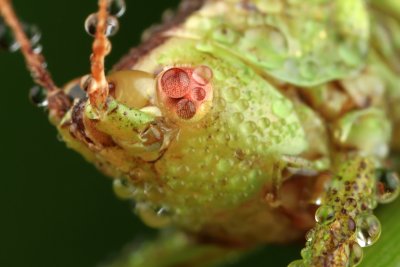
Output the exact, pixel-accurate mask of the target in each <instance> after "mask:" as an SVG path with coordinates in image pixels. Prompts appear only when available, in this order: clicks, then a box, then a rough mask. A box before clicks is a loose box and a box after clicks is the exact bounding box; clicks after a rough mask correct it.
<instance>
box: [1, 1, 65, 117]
mask: <svg viewBox="0 0 400 267" xmlns="http://www.w3.org/2000/svg"><path fill="white" fill-rule="evenodd" d="M0 14H1V15H2V16H3V17H4V21H5V23H6V24H7V25H8V26H9V27H10V28H11V30H12V31H13V33H14V36H15V39H16V40H17V42H18V43H19V45H20V47H21V51H22V54H23V55H24V57H25V61H26V65H27V67H28V69H29V71H30V72H31V74H32V77H33V79H34V81H35V82H36V83H37V84H38V85H40V86H41V87H43V88H44V89H45V90H46V91H47V100H48V103H49V105H48V106H49V110H50V115H54V116H55V117H56V118H58V119H60V118H61V117H62V116H63V115H64V114H65V112H66V111H67V110H68V109H69V107H70V106H71V103H70V100H69V98H68V97H67V96H66V95H65V94H64V93H63V91H62V90H60V89H59V88H58V87H57V85H56V84H55V83H54V81H53V79H52V78H51V75H50V73H49V72H48V70H47V69H46V62H45V59H44V57H43V55H42V54H40V53H38V52H37V51H34V49H33V48H32V45H31V43H30V41H29V39H28V37H27V36H26V33H25V32H24V30H23V27H22V24H21V22H20V21H19V20H18V17H17V15H16V14H15V12H14V9H13V7H12V5H11V1H9V0H0Z"/></svg>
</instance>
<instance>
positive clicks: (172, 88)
mask: <svg viewBox="0 0 400 267" xmlns="http://www.w3.org/2000/svg"><path fill="white" fill-rule="evenodd" d="M189 85H190V78H189V75H188V74H187V73H186V72H185V71H184V70H182V69H179V68H172V69H170V70H167V71H166V72H165V73H164V74H163V76H162V78H161V88H162V90H163V91H164V92H165V94H166V95H167V96H169V97H171V98H181V97H183V96H184V95H186V94H187V93H188V91H189Z"/></svg>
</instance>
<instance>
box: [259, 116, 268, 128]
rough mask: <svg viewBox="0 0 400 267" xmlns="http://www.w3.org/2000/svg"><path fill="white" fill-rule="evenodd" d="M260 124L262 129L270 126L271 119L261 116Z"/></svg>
mask: <svg viewBox="0 0 400 267" xmlns="http://www.w3.org/2000/svg"><path fill="white" fill-rule="evenodd" d="M260 126H261V127H262V128H264V129H266V128H269V127H270V126H271V121H270V120H269V119H268V118H262V119H261V123H260Z"/></svg>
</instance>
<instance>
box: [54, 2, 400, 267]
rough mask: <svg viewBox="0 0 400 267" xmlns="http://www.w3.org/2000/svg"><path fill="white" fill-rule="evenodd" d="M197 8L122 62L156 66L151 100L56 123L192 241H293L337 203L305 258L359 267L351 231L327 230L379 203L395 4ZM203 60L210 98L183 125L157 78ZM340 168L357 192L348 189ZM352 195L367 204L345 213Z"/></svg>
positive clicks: (141, 206) (392, 94)
mask: <svg viewBox="0 0 400 267" xmlns="http://www.w3.org/2000/svg"><path fill="white" fill-rule="evenodd" d="M196 3H197V4H199V2H198V1H196ZM202 4H203V6H202V7H201V8H200V9H199V10H197V11H195V12H194V13H193V14H191V16H190V17H188V18H187V19H186V20H184V19H182V18H181V17H179V18H180V20H182V21H183V22H182V24H179V25H175V24H173V23H171V24H170V27H169V28H168V29H163V30H162V31H160V30H158V31H157V32H155V33H154V34H155V37H153V39H150V40H149V41H147V42H148V46H149V47H151V48H150V49H148V50H149V51H146V49H144V48H143V47H142V49H141V51H142V52H143V51H145V53H142V55H141V57H139V56H137V54H138V53H137V51H136V52H135V51H133V52H132V54H131V56H130V57H128V58H126V59H124V60H123V61H122V62H121V63H120V64H119V65H118V66H117V68H116V70H119V69H121V68H123V69H135V70H141V71H144V72H147V73H151V74H154V77H155V83H154V84H153V86H154V88H150V89H151V90H153V91H154V92H153V93H150V94H149V96H148V99H147V100H148V101H147V102H146V104H145V106H140V107H127V106H125V105H123V104H121V102H119V101H118V100H117V101H116V100H114V99H112V97H111V98H110V101H109V103H108V109H107V110H106V111H105V112H103V113H100V114H98V113H96V112H93V109H92V108H91V106H90V104H89V103H88V102H87V101H85V100H81V101H79V102H77V103H76V104H75V107H74V108H73V110H71V111H70V112H69V113H68V114H67V115H66V117H65V118H64V119H63V121H62V122H61V123H60V125H59V130H60V132H61V134H62V136H63V137H64V140H65V141H66V142H67V144H68V145H69V146H70V147H72V148H73V149H75V150H77V151H79V152H80V153H81V154H83V155H84V156H85V157H86V158H87V159H88V160H89V161H91V162H93V163H95V164H96V165H97V166H98V167H99V168H100V169H101V170H102V171H103V172H104V173H106V174H108V175H110V176H112V177H114V178H115V179H119V180H116V190H117V192H118V193H119V194H120V195H123V196H125V197H128V198H132V199H134V200H135V201H136V203H137V205H136V206H137V212H138V215H139V216H141V217H142V219H143V220H144V221H145V222H146V223H148V224H149V225H151V226H154V227H160V228H162V227H166V226H174V227H176V228H179V229H182V230H184V231H185V232H187V233H191V234H192V235H193V236H195V237H196V238H195V239H196V240H197V242H198V241H203V242H212V243H214V244H220V245H224V246H225V247H235V248H246V247H253V246H255V245H258V244H262V243H285V242H290V241H294V240H297V239H299V238H300V237H301V236H302V235H303V234H304V232H305V231H306V230H308V229H310V228H311V227H312V226H313V224H314V221H313V214H314V211H315V209H316V207H317V205H320V204H321V203H322V204H325V205H330V206H332V207H334V210H335V218H336V219H335V221H334V222H333V223H332V224H330V225H329V226H327V225H325V224H317V226H316V227H315V229H314V231H313V232H311V234H310V235H309V240H308V241H309V242H308V243H307V249H306V250H305V251H304V253H303V257H304V262H301V263H298V264H305V266H351V264H350V263H349V262H350V261H349V259H350V258H351V259H352V257H353V256H352V254H351V249H350V248H351V247H350V246H351V245H352V244H353V243H354V242H355V228H354V229H350V230H349V231H350V232H349V233H348V234H347V235H346V234H345V235H344V236H340V237H338V236H335V235H334V234H333V231H331V230H332V227H333V226H335V225H336V226H335V227H339V226H340V225H339V226H337V224H338V223H340V222H341V220H343V218H344V216H345V218H346V219H347V220H349V219H351V220H353V221H356V220H357V218H358V217H357V216H359V215H360V214H363V213H365V212H371V211H372V209H373V208H375V206H376V205H373V204H371V203H375V202H376V195H375V178H374V175H373V171H374V170H375V169H376V168H380V167H383V166H384V161H385V159H386V158H387V156H388V152H389V144H390V142H391V137H392V133H393V132H394V135H393V136H396V133H398V132H399V127H398V126H399V122H400V118H398V114H400V112H396V110H398V105H395V104H396V103H398V102H397V101H398V99H399V98H400V90H399V88H398V84H399V82H400V81H399V79H398V78H397V77H396V75H398V74H399V72H400V70H399V66H400V65H399V61H398V60H399V58H400V57H399V55H398V54H399V51H400V43H399V38H398V35H399V34H400V30H399V27H400V26H399V23H398V20H399V18H400V7H399V6H398V4H397V2H396V3H395V1H394V0H393V1H390V0H387V1H371V3H369V4H367V3H366V2H364V1H362V0H353V1H348V0H336V1H328V0H310V1H298V0H287V1H282V0H273V1H263V0H253V1H239V0H225V1H217V0H213V1H212V0H210V1H204V3H202ZM196 8H199V6H197V7H195V8H194V10H196ZM388 12H390V13H391V15H392V16H389V13H388ZM369 14H372V18H371V19H370V17H369ZM371 20H372V23H371ZM371 25H372V27H371ZM371 29H372V30H371ZM383 37H385V38H386V39H385V41H384V42H382V38H383ZM133 55H135V56H133ZM394 55H397V56H394ZM198 66H207V68H209V69H211V70H212V74H213V76H212V79H211V81H210V85H211V88H212V97H211V96H210V98H209V99H208V102H205V104H204V105H208V106H206V108H204V109H198V110H197V114H196V116H197V117H195V118H196V119H195V120H190V119H189V120H188V119H182V118H179V117H177V116H176V113H175V112H176V110H174V109H173V108H171V105H170V103H172V102H165V101H164V100H165V99H163V98H162V97H160V90H162V88H160V87H162V84H160V79H161V77H162V74H163V73H164V71H166V70H168V69H170V68H182V69H185V68H188V69H196V67H198ZM116 86H117V88H118V83H116ZM148 89H149V88H143V90H148ZM151 90H150V91H151ZM157 90H158V91H157ZM149 107H151V108H150V109H149ZM154 107H157V108H158V109H159V111H160V112H161V113H160V112H159V111H154V110H155V109H154ZM158 109H156V110H158ZM389 114H393V115H392V116H389ZM396 114H397V115H396ZM150 130H151V131H150ZM154 132H157V133H158V134H157V135H155V134H154ZM149 133H153V135H152V134H149ZM149 140H150V141H149ZM397 142H398V141H397V140H396V139H395V138H394V139H393V144H394V145H393V147H398V143H397ZM360 166H364V167H362V168H361V167H360ZM366 170H368V171H366ZM336 174H339V176H340V177H346V178H345V181H344V183H345V182H348V183H352V184H353V185H355V184H356V185H357V188H358V189H360V188H361V189H362V191H358V190H357V189H356V187H354V188H352V189H351V192H347V193H346V191H348V190H347V186H348V185H347V184H343V185H341V182H340V181H341V180H340V179H338V177H339V176H335V175H336ZM359 176H362V178H360V179H359V180H357V179H358V177H359ZM332 177H336V178H332ZM335 181H338V182H336V183H335ZM335 186H337V187H338V188H336V189H335ZM328 188H330V189H328ZM332 188H333V189H332ZM366 189H367V190H366ZM335 190H336V193H333V192H335ZM338 192H339V193H338ZM332 194H339V196H338V198H339V201H336V198H337V197H333V196H332ZM349 198H351V199H354V200H355V201H356V202H357V203H359V205H358V206H357V208H355V211H354V212H353V210H352V213H347V214H345V213H344V212H342V206H343V205H345V203H346V201H347V200H348V199H349ZM365 203H367V204H365ZM364 204H365V205H364ZM343 214H344V215H343ZM332 225H333V226H332ZM339 228H340V227H339ZM343 231H344V230H343ZM178 247H179V246H178ZM182 247H184V246H182ZM172 250H173V249H172ZM147 251H148V250H147ZM150 251H151V249H150ZM174 253H175V252H174ZM174 253H171V254H172V255H175V254H174ZM144 254H146V252H144ZM222 254H224V253H222V252H221V255H222ZM146 255H147V254H146ZM174 264H175V263H174ZM116 266H141V265H139V264H138V265H135V264H132V265H129V264H127V265H122V264H121V265H116ZM154 266H158V265H154ZM160 266H164V265H160ZM165 266H174V265H173V264H172V263H171V265H165ZM204 266H205V265H204ZM298 266H303V265H298Z"/></svg>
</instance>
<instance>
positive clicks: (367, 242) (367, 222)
mask: <svg viewBox="0 0 400 267" xmlns="http://www.w3.org/2000/svg"><path fill="white" fill-rule="evenodd" d="M356 224H357V231H356V232H357V243H358V244H359V245H360V246H361V247H369V246H371V245H373V244H375V242H376V241H378V239H379V237H380V235H381V223H380V222H379V220H378V218H376V216H375V215H373V214H361V215H359V216H358V217H357V219H356Z"/></svg>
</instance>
